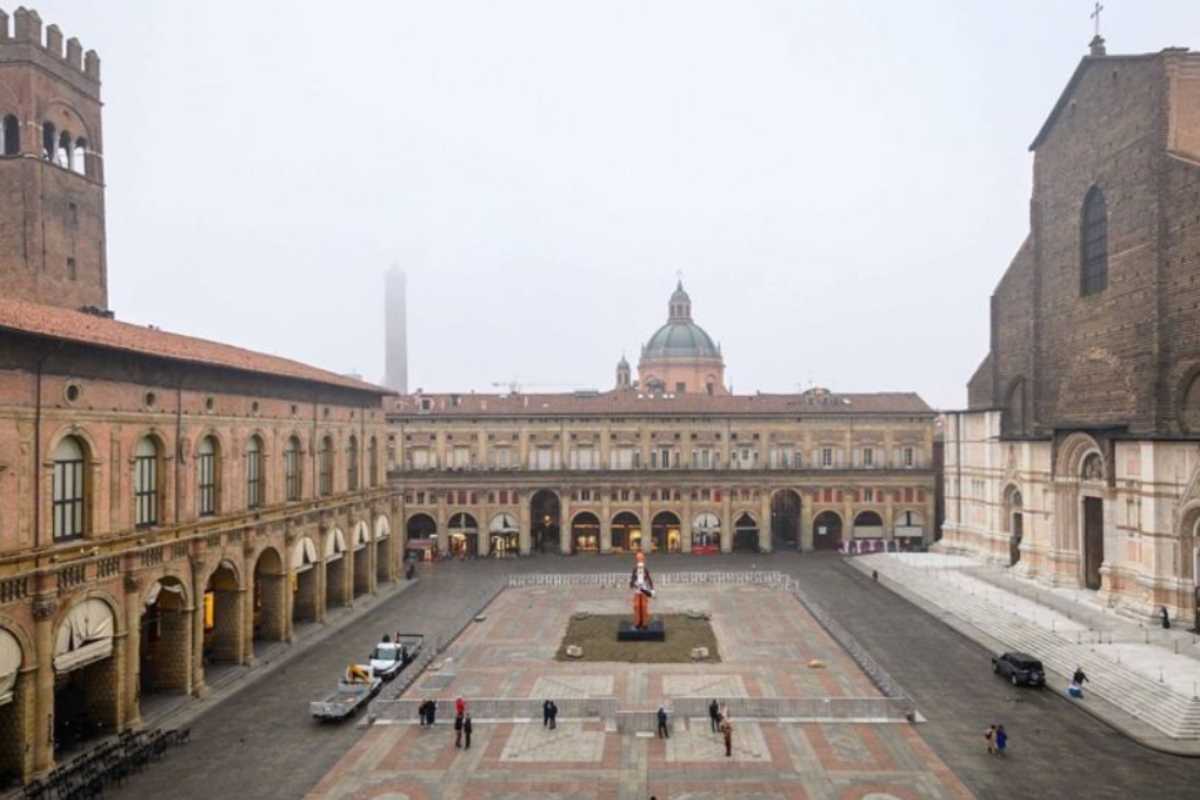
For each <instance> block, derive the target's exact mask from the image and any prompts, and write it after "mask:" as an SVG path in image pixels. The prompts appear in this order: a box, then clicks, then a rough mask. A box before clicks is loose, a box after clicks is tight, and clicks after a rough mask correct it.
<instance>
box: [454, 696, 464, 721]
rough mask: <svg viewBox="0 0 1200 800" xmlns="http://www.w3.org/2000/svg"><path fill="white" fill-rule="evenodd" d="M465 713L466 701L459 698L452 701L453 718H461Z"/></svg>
mask: <svg viewBox="0 0 1200 800" xmlns="http://www.w3.org/2000/svg"><path fill="white" fill-rule="evenodd" d="M466 713H467V701H466V700H463V699H462V698H461V697H460V698H458V699H457V700H455V701H454V716H456V717H461V716H462V715H463V714H466Z"/></svg>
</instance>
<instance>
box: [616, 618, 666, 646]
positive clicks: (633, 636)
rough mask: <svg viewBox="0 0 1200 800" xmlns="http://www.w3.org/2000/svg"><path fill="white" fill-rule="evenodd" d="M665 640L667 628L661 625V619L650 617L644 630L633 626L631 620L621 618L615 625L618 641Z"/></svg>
mask: <svg viewBox="0 0 1200 800" xmlns="http://www.w3.org/2000/svg"><path fill="white" fill-rule="evenodd" d="M666 640H667V629H666V628H665V627H663V623H662V620H661V619H652V620H650V624H649V625H647V626H646V628H645V630H638V629H637V628H635V627H633V622H632V621H631V620H626V619H623V620H621V623H620V624H619V625H618V626H617V641H618V642H665V641H666Z"/></svg>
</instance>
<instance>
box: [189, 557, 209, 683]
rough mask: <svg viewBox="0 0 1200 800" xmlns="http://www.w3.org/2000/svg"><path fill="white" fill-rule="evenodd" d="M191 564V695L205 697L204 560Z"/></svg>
mask: <svg viewBox="0 0 1200 800" xmlns="http://www.w3.org/2000/svg"><path fill="white" fill-rule="evenodd" d="M191 563H192V597H193V598H194V600H193V601H192V694H193V695H195V696H196V697H207V696H208V686H206V685H205V683H204V590H205V589H206V588H207V585H206V582H205V581H206V576H205V574H204V559H202V558H199V557H193V558H192V559H191Z"/></svg>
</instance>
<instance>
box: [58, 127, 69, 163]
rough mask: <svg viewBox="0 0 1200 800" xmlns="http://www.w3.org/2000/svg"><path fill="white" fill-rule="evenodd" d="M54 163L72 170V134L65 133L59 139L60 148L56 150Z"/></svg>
mask: <svg viewBox="0 0 1200 800" xmlns="http://www.w3.org/2000/svg"><path fill="white" fill-rule="evenodd" d="M54 163H55V164H58V165H59V166H60V167H63V168H65V169H70V168H71V134H70V133H68V132H67V131H63V132H62V133H61V134H59V137H58V147H57V148H55V150H54Z"/></svg>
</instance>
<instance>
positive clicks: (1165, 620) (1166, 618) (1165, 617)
mask: <svg viewBox="0 0 1200 800" xmlns="http://www.w3.org/2000/svg"><path fill="white" fill-rule="evenodd" d="M1159 614H1160V615H1161V616H1162V626H1163V628H1165V629H1167V630H1170V629H1171V616H1170V615H1169V614H1167V607H1166V606H1159Z"/></svg>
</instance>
